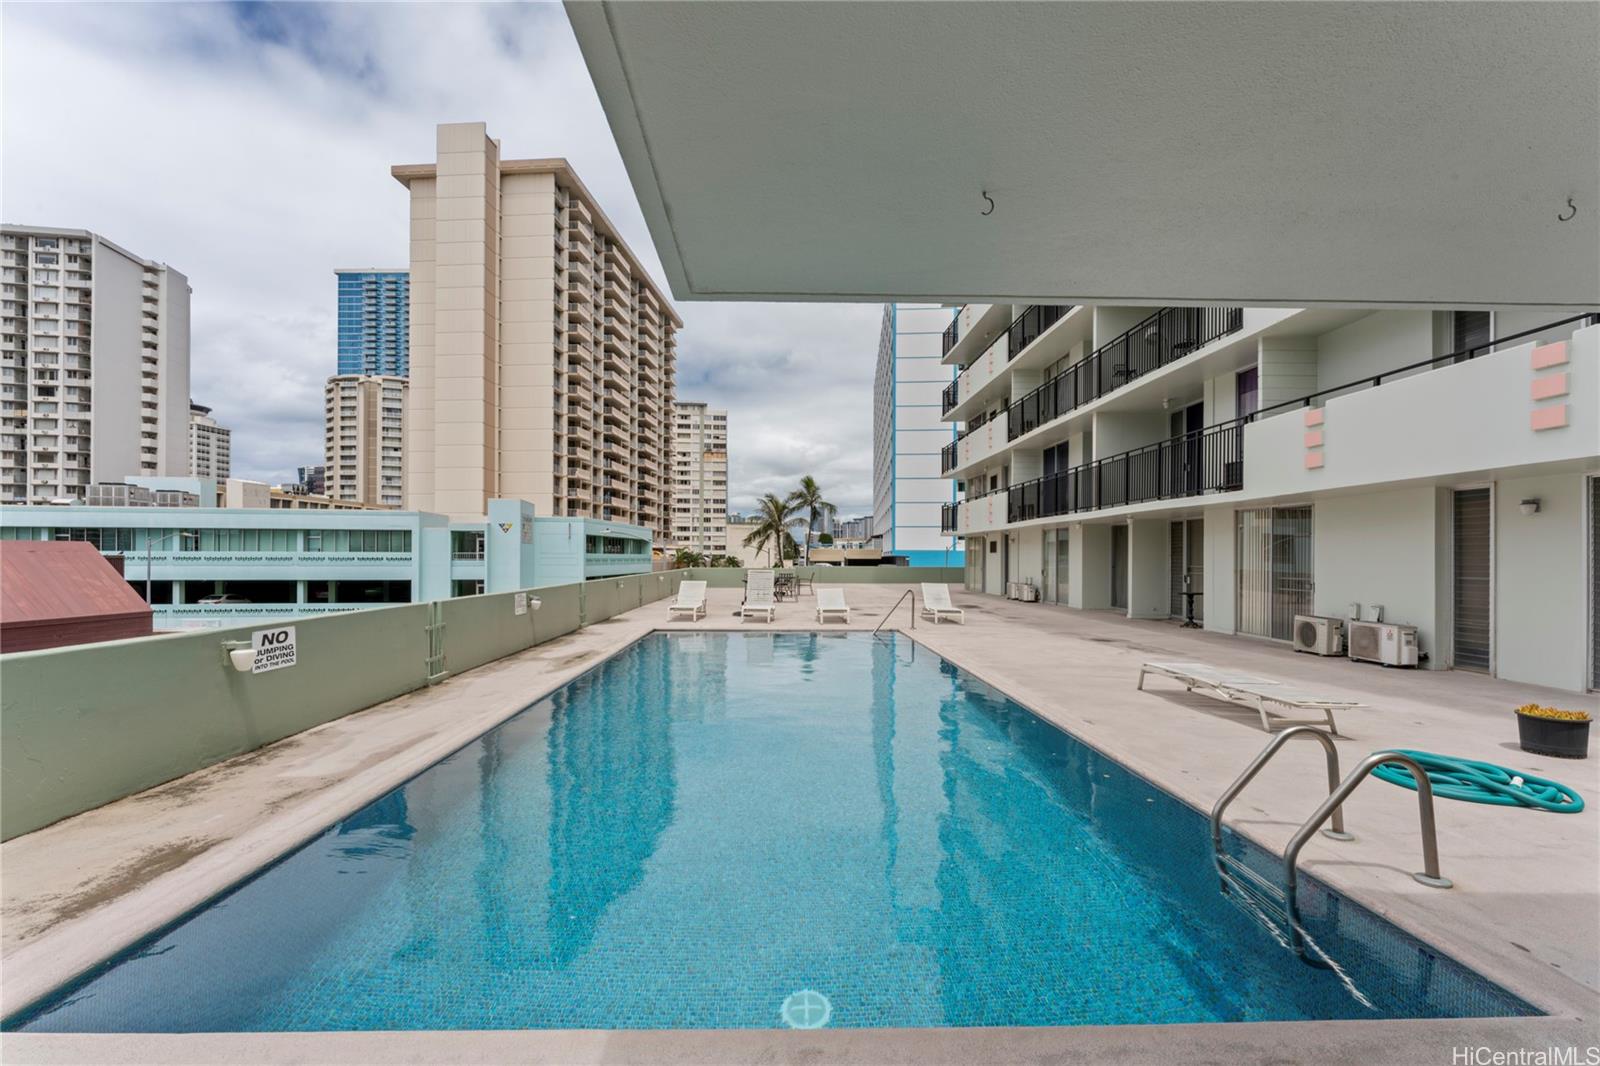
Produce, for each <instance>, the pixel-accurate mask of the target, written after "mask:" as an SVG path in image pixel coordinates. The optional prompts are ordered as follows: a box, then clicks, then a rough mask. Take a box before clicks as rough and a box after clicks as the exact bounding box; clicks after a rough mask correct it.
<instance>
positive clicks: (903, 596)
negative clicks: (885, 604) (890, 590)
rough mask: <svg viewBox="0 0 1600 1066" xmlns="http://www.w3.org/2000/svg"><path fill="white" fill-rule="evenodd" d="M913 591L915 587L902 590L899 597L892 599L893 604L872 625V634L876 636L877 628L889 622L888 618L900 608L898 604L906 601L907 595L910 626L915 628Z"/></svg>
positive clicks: (915, 617)
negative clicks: (909, 603)
mask: <svg viewBox="0 0 1600 1066" xmlns="http://www.w3.org/2000/svg"><path fill="white" fill-rule="evenodd" d="M915 593H916V589H906V590H905V591H904V592H902V593H901V594H900V598H899V599H898V600H895V601H894V606H893V607H891V608H889V610H888V611H886V612H885V613H884V616H883V617H882V618H880V619H879V620H878V624H877V625H875V626H873V627H872V635H873V636H877V635H878V630H880V629H882V628H883V627H884V626H886V625H888V624H889V619H890V618H891V617H893V616H894V613H895V612H896V611H898V610H899V609H900V605H901V604H902V603H904V602H906V597H907V596H910V597H911V628H912V629H915V628H917V597H916V595H915Z"/></svg>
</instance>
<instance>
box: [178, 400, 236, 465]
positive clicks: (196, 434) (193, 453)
mask: <svg viewBox="0 0 1600 1066" xmlns="http://www.w3.org/2000/svg"><path fill="white" fill-rule="evenodd" d="M189 473H190V475H191V476H193V477H209V478H215V479H217V480H218V481H226V480H227V479H228V477H229V476H230V475H231V474H232V473H233V431H232V430H230V429H229V428H228V427H227V426H224V425H223V424H222V423H220V422H218V421H217V420H216V419H215V418H212V417H211V408H209V407H207V406H206V405H205V404H203V403H195V402H194V401H193V400H190V401H189Z"/></svg>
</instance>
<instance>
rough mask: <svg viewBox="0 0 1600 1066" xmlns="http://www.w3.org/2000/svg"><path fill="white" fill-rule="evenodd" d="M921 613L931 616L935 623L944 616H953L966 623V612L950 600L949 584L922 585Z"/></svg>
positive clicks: (963, 623)
mask: <svg viewBox="0 0 1600 1066" xmlns="http://www.w3.org/2000/svg"><path fill="white" fill-rule="evenodd" d="M922 613H923V615H924V616H927V617H931V618H932V619H933V622H934V624H935V625H938V624H939V621H940V620H941V619H944V618H954V619H955V620H956V621H957V622H960V623H961V624H962V625H966V624H967V615H966V612H965V611H963V610H962V609H961V608H959V607H957V606H956V605H955V604H953V603H951V602H950V586H949V585H929V584H924V585H923V586H922Z"/></svg>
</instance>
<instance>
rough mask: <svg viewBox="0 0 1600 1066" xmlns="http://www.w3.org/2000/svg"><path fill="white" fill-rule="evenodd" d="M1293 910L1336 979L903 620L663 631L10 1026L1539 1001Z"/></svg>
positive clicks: (1456, 1012)
mask: <svg viewBox="0 0 1600 1066" xmlns="http://www.w3.org/2000/svg"><path fill="white" fill-rule="evenodd" d="M1234 844H1235V845H1236V846H1242V845H1240V842H1238V841H1235V842H1234ZM1256 859H1257V860H1259V861H1260V863H1261V869H1263V870H1270V869H1271V864H1270V861H1269V860H1267V859H1266V858H1265V857H1264V856H1256ZM1301 906H1302V911H1303V916H1304V918H1305V924H1306V927H1307V930H1308V932H1310V933H1311V934H1312V935H1313V936H1314V937H1315V939H1316V943H1317V944H1318V945H1320V947H1321V948H1322V949H1323V951H1325V952H1326V953H1327V955H1328V956H1329V957H1330V958H1332V959H1333V960H1334V961H1335V962H1336V964H1337V966H1336V967H1335V968H1318V967H1314V966H1311V965H1308V964H1307V963H1306V962H1305V961H1303V960H1302V959H1301V958H1299V957H1297V956H1296V955H1295V954H1293V953H1291V952H1289V951H1286V950H1284V949H1283V948H1282V947H1281V946H1280V945H1279V944H1278V943H1277V942H1276V941H1275V940H1274V939H1273V938H1272V937H1271V936H1270V935H1269V934H1268V933H1267V932H1266V931H1265V930H1264V929H1263V928H1262V926H1261V925H1259V924H1257V922H1255V921H1254V920H1252V918H1251V917H1250V916H1249V915H1248V914H1246V913H1245V912H1244V911H1243V910H1242V909H1241V908H1240V907H1239V906H1238V905H1236V903H1235V902H1233V901H1232V900H1230V899H1229V898H1225V897H1224V896H1223V895H1222V894H1220V893H1219V891H1218V881H1217V875H1216V873H1215V871H1214V869H1213V867H1212V863H1211V856H1210V845H1209V838H1208V835H1207V828H1206V822H1205V819H1204V817H1203V816H1202V815H1201V814H1200V813H1198V812H1196V811H1194V810H1193V809H1191V808H1189V807H1187V806H1185V805H1184V804H1182V803H1180V802H1179V801H1177V800H1176V799H1174V798H1173V797H1171V796H1169V795H1167V794H1166V793H1164V792H1161V791H1160V790H1158V789H1156V788H1155V787H1154V786H1152V785H1150V784H1149V783H1148V782H1146V781H1144V780H1143V779H1142V778H1140V777H1138V776H1137V775H1135V774H1132V773H1130V772H1129V771H1127V770H1125V769H1124V768H1122V767H1121V766H1120V765H1119V764H1117V763H1115V762H1112V761H1111V760H1109V759H1107V758H1105V757H1104V756H1102V755H1099V754H1098V753H1096V752H1095V751H1094V750H1092V749H1091V748H1089V747H1087V746H1085V745H1083V744H1081V743H1080V742H1078V741H1076V740H1074V739H1073V738H1071V737H1069V736H1067V735H1066V734H1063V733H1061V732H1060V731H1059V730H1057V729H1055V728H1053V727H1051V726H1049V725H1048V724H1046V723H1044V722H1043V721H1041V720H1040V719H1038V718H1036V717H1035V716H1034V715H1032V714H1031V713H1029V712H1028V711H1027V710H1025V709H1024V708H1022V707H1020V706H1018V705H1017V704H1016V703H1014V702H1012V701H1011V700H1009V699H1007V698H1006V697H1005V696H1003V695H1002V694H1000V693H998V692H996V691H995V690H994V689H992V688H990V687H988V686H986V685H984V684H983V683H981V682H979V681H978V680H976V679H975V678H973V677H971V676H970V675H968V674H966V673H964V672H963V671H961V670H959V669H957V668H956V667H955V666H953V665H952V664H950V663H948V662H946V661H944V660H942V659H941V658H939V657H938V656H936V655H934V654H932V653H930V652H928V651H927V650H926V649H925V648H921V647H919V646H918V645H916V644H915V643H913V642H912V641H910V640H909V639H907V638H905V637H903V636H899V637H893V638H890V639H887V640H885V639H876V640H875V639H872V638H870V637H867V636H863V635H859V634H856V635H844V634H830V635H824V634H805V633H788V634H774V633H750V634H745V633H716V632H703V633H692V634H671V635H667V634H654V635H652V636H649V637H647V638H645V639H643V640H642V641H640V642H638V643H637V644H635V645H633V646H631V647H630V648H628V649H627V650H625V651H623V652H622V653H620V654H619V655H617V656H616V657H614V658H612V659H611V660H609V661H607V662H605V663H604V664H602V665H601V666H599V667H598V668H596V669H595V670H593V671H591V672H590V673H588V674H586V675H585V676H583V677H581V678H579V679H577V680H575V681H574V682H572V683H571V684H569V685H567V686H566V687H564V688H562V689H560V690H559V691H557V692H555V693H554V694H552V695H551V696H549V697H548V698H546V699H544V700H541V701H539V702H537V703H535V704H533V705H532V706H530V707H529V708H528V709H526V710H525V711H523V712H522V713H521V714H519V715H518V716H517V717H515V718H512V719H511V720H509V721H508V722H506V723H504V724H503V725H501V726H499V727H498V728H496V729H494V730H491V731H490V732H489V733H487V734H485V735H484V736H483V737H481V738H479V739H478V740H477V741H475V742H473V743H472V744H470V745H468V746H467V747H465V748H463V749H462V750H460V751H458V752H456V753H455V754H454V755H451V756H450V757H448V758H446V759H444V760H443V761H441V762H439V763H437V764H436V765H434V766H433V767H431V768H429V769H428V770H426V771H424V772H423V773H421V774H419V775H418V776H417V777H415V778H413V779H412V780H411V781H409V782H408V783H406V784H405V785H403V786H401V787H400V788H398V789H396V790H395V791H393V792H391V793H389V794H388V795H386V796H384V797H382V798H381V799H379V800H378V801H376V802H374V803H373V804H371V805H370V806H368V807H366V808H365V809H363V810H361V811H359V812H357V813H356V814H354V815H352V816H351V817H349V818H346V819H344V820H343V821H341V822H339V823H338V824H337V825H335V826H333V827H331V828H330V829H328V830H327V831H326V832H325V833H323V834H322V835H321V836H319V837H317V838H316V839H315V840H313V841H312V842H310V843H309V844H307V845H305V846H304V847H302V848H300V849H299V850H297V851H295V852H293V853H291V854H290V855H289V856H287V857H286V858H284V859H283V860H281V861H280V862H278V863H276V864H274V865H273V866H271V867H269V868H267V869H266V870H265V871H263V872H262V873H260V874H258V875H256V876H255V877H253V878H252V879H250V880H249V881H247V882H245V883H244V884H242V885H240V886H239V887H237V888H235V889H233V890H231V891H230V892H228V893H226V894H224V895H222V896H220V897H219V898H217V899H216V900H213V901H212V902H211V903H209V904H207V905H206V906H204V907H201V908H199V909H198V910H196V911H195V912H193V913H191V914H189V915H187V916H186V917H184V918H183V919H181V920H179V921H178V922H176V923H174V924H173V925H171V926H170V927H168V928H167V929H165V930H164V931H162V932H160V933H158V934H156V935H154V936H152V937H151V938H149V939H148V940H146V941H145V942H143V943H141V944H139V945H137V946H135V947H134V948H132V949H130V950H129V951H127V952H124V953H122V954H121V955H119V956H118V957H116V958H114V959H112V960H110V961H109V962H108V963H106V964H105V965H104V966H102V967H100V968H99V969H98V970H96V971H94V972H93V973H91V974H89V975H86V977H85V978H84V979H83V980H81V981H79V982H77V983H75V984H74V985H73V986H71V987H69V988H67V989H65V990H63V991H61V992H59V993H57V994H55V995H54V996H53V997H51V998H49V999H48V1000H46V1001H44V1002H43V1003H42V1004H40V1005H39V1006H37V1007H35V1008H34V1009H32V1010H31V1011H30V1012H28V1013H26V1014H24V1015H22V1016H20V1017H18V1018H15V1019H12V1020H11V1021H10V1022H9V1023H8V1024H7V1026H6V1027H7V1028H8V1029H21V1030H30V1031H70V1032H106V1031H112V1032H115V1031H126V1032H206V1031H210V1032H221V1031H280V1030H349V1029H358V1030H396V1029H510V1028H612V1029H615V1028H747V1027H781V1026H783V1025H785V1024H789V1025H797V1026H812V1025H822V1024H825V1025H828V1026H969V1025H1078V1024H1082V1025H1097V1024H1123V1023H1141V1022H1149V1023H1156V1022H1222V1021H1258V1020H1296V1019H1315V1018H1424V1017H1454V1016H1496V1015H1522V1014H1535V1013H1538V1012H1537V1011H1536V1010H1534V1009H1533V1008H1532V1007H1530V1006H1529V1005H1528V1004H1526V1003H1524V1002H1523V1001H1521V1000H1520V999H1517V998H1516V997H1514V996H1512V995H1511V994H1510V993H1508V992H1506V991H1505V990H1503V989H1501V988H1499V987H1498V986H1496V985H1494V984H1492V983H1491V982H1489V981H1487V980H1485V979H1484V978H1482V977H1481V976H1479V975H1477V974H1475V973H1473V972H1471V971H1469V970H1467V969H1465V968H1463V967H1461V966H1460V965H1458V964H1456V963H1455V962H1454V961H1452V960H1450V959H1448V958H1446V957H1444V956H1442V955H1440V954H1439V953H1438V952H1436V951H1434V950H1432V949H1430V948H1428V947H1427V946H1426V945H1423V944H1421V943H1419V942H1418V941H1416V940H1414V939H1412V938H1410V937H1408V936H1406V935H1405V934H1403V933H1401V932H1400V931H1399V930H1397V929H1395V928H1394V927H1393V926H1390V925H1388V924H1387V923H1385V922H1384V921H1383V920H1381V919H1379V918H1377V917H1376V916H1374V915H1373V914H1372V913H1371V912H1369V911H1367V910H1365V909H1364V908H1361V907H1359V906H1357V905H1355V904H1353V903H1351V902H1350V901H1349V900H1346V899H1343V898H1341V897H1339V896H1336V895H1334V894H1332V893H1331V892H1329V891H1327V890H1326V889H1325V888H1324V887H1323V886H1321V884H1320V883H1318V882H1316V881H1314V880H1311V881H1307V882H1306V883H1305V884H1304V885H1303V887H1302V892H1301Z"/></svg>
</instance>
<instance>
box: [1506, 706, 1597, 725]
mask: <svg viewBox="0 0 1600 1066" xmlns="http://www.w3.org/2000/svg"><path fill="white" fill-rule="evenodd" d="M1517 713H1518V714H1525V715H1527V716H1528V717H1529V718H1547V719H1549V720H1550V721H1553V722H1587V721H1588V720H1589V713H1588V712H1587V711H1560V710H1557V709H1556V708H1554V707H1542V706H1540V705H1539V704H1537V703H1524V704H1523V705H1522V706H1521V707H1518V708H1517Z"/></svg>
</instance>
